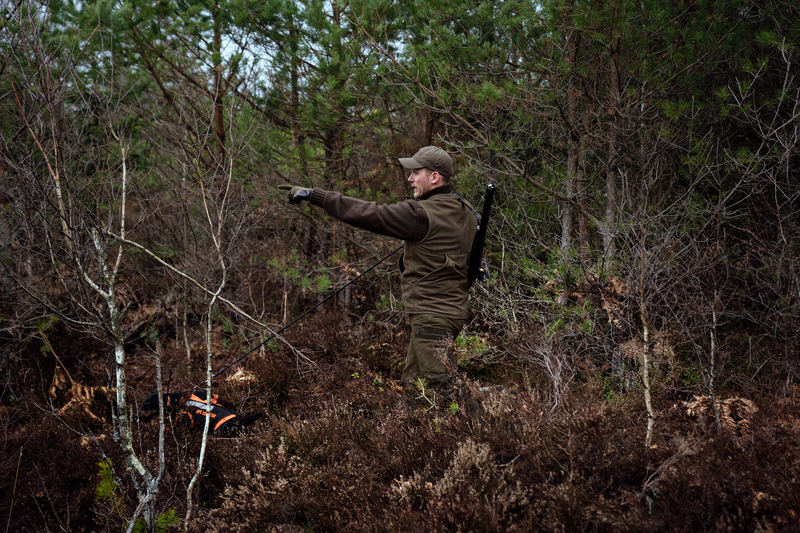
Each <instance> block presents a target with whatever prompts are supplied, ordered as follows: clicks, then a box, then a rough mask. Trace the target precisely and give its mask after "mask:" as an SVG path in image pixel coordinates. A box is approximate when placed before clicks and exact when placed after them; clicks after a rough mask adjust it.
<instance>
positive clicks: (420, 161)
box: [398, 146, 453, 178]
mask: <svg viewBox="0 0 800 533" xmlns="http://www.w3.org/2000/svg"><path fill="white" fill-rule="evenodd" d="M398 160H399V161H400V164H401V165H403V166H404V167H406V168H410V169H412V170H413V169H415V168H427V169H428V170H431V171H436V172H438V173H439V174H441V175H442V176H444V177H445V178H449V177H450V176H452V175H453V160H452V159H451V158H450V154H448V153H447V152H445V151H444V150H442V149H441V148H437V147H436V146H426V147H424V148H420V150H419V151H418V152H417V153H416V154H414V156H413V157H400V158H398Z"/></svg>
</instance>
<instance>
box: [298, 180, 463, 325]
mask: <svg viewBox="0 0 800 533" xmlns="http://www.w3.org/2000/svg"><path fill="white" fill-rule="evenodd" d="M311 203H312V204H313V205H317V206H320V207H322V208H323V209H325V211H327V212H328V214H329V215H331V216H332V217H334V218H337V219H339V220H341V221H342V222H346V223H348V224H350V225H352V226H356V227H358V228H362V229H365V230H368V231H372V232H374V233H378V234H380V235H387V236H389V237H395V238H398V239H402V240H404V241H405V245H404V247H403V255H402V256H401V257H400V275H401V283H400V288H401V291H402V293H403V303H404V305H405V309H406V311H407V312H408V313H409V314H418V313H431V314H434V315H438V316H443V317H447V318H456V319H466V318H467V312H468V291H467V263H468V261H469V253H470V250H471V249H472V241H473V239H474V237H475V231H476V229H477V224H478V221H477V220H476V218H475V216H474V215H473V214H472V212H471V210H470V209H469V208H468V207H467V206H466V205H464V203H463V202H462V201H461V200H460V199H459V197H458V195H457V194H455V193H454V192H453V189H452V187H451V186H450V185H443V186H440V187H437V188H435V189H432V190H430V191H428V192H427V193H426V194H425V195H423V196H421V197H420V198H419V200H404V201H402V202H399V203H396V204H391V205H386V204H377V203H376V202H365V201H363V200H358V199H356V198H350V197H348V196H344V195H342V194H340V193H338V192H333V191H325V190H322V189H316V188H315V189H313V190H312V191H311Z"/></svg>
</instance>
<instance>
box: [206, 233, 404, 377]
mask: <svg viewBox="0 0 800 533" xmlns="http://www.w3.org/2000/svg"><path fill="white" fill-rule="evenodd" d="M402 247H403V245H402V244H401V245H400V246H398V247H397V248H395V250H394V251H393V252H391V253H389V254H388V255H387V256H386V257H384V258H383V259H381V260H380V261H378V262H377V263H375V264H374V265H372V266H371V267H369V268H368V269H366V270H365V271H364V272H362V273H361V274H359V275H358V276H356V277H354V278H353V279H351V280H350V281H348V282H347V283H345V284H344V285H342V286H341V287H339V288H338V289H337V290H336V291H335V292H332V293H331V294H329V295H328V296H326V297H325V299H324V300H322V301H321V302H319V303H318V304H317V305H315V306H314V307H312V308H311V309H309V310H308V311H306V312H305V313H303V314H302V315H300V316H299V317H297V318H295V319H294V320H292V321H291V322H289V323H288V324H286V325H285V326H283V327H282V328H281V329H279V330H278V331H276V332H275V333H273V334H272V335H270V336H269V338H267V339H266V340H265V341H262V342H260V343H259V344H258V345H256V346H255V347H254V348H252V349H251V350H250V351H248V352H247V353H246V354H244V355H243V356H241V357H239V358H238V359H236V360H235V361H234V362H232V363H230V364H228V365H226V366H224V367H222V368H221V369H220V370H217V372H216V373H215V374H214V375H213V376H211V379H214V378H216V377H217V376H219V375H220V374H222V373H223V372H225V371H226V370H228V369H229V368H230V367H232V366H233V365H235V364H236V363H238V362H239V361H241V360H242V359H244V358H245V357H247V356H249V355H250V354H251V353H253V352H254V351H256V350H258V349H259V348H261V347H262V346H263V345H265V344H266V343H268V342H269V341H271V340H272V339H274V338H275V337H277V336H278V335H280V334H281V333H283V332H284V331H286V330H287V329H289V328H290V327H292V326H293V325H294V324H295V323H297V321H299V320H300V319H301V318H303V317H304V316H306V315H307V314H309V313H310V312H311V311H313V310H314V309H316V308H317V307H319V306H321V305H322V304H324V303H325V302H327V301H328V300H330V299H331V298H333V297H334V296H336V295H337V294H339V293H340V292H342V291H343V290H344V289H345V288H347V287H348V286H350V285H351V284H352V283H355V282H356V280H358V278H360V277H361V276H363V275H364V274H366V273H367V272H369V271H371V270H373V269H374V268H375V267H377V266H378V265H380V264H381V263H383V262H384V261H386V260H387V259H389V258H390V257H391V256H393V255H394V254H396V253H397V252H399V251H400V249H401V248H402Z"/></svg>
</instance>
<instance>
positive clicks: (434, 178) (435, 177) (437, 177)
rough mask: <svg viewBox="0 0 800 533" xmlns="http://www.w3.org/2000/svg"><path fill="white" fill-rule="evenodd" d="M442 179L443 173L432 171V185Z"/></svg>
mask: <svg viewBox="0 0 800 533" xmlns="http://www.w3.org/2000/svg"><path fill="white" fill-rule="evenodd" d="M441 180H442V175H441V174H439V173H438V172H436V171H435V170H434V171H433V172H432V173H431V185H433V184H436V183H439V182H440V181H441Z"/></svg>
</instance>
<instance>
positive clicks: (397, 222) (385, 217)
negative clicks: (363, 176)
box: [311, 188, 428, 242]
mask: <svg viewBox="0 0 800 533" xmlns="http://www.w3.org/2000/svg"><path fill="white" fill-rule="evenodd" d="M311 204H312V205H317V206H320V207H322V208H323V209H324V210H325V211H327V212H328V214H329V215H330V216H332V217H334V218H336V219H339V220H341V221H342V222H346V223H348V224H350V225H351V226H355V227H357V228H361V229H365V230H367V231H371V232H373V233H378V234H380V235H388V236H389V237H395V238H397V239H403V240H404V241H410V242H419V241H421V240H422V239H424V238H425V236H426V235H427V234H428V214H427V213H426V212H425V209H423V207H422V206H421V205H419V203H418V202H417V201H415V200H405V201H402V202H400V203H397V204H392V205H385V204H377V203H375V202H365V201H364V200H359V199H357V198H350V197H349V196H344V195H343V194H341V193H338V192H334V191H325V190H322V189H317V188H314V189H312V190H311Z"/></svg>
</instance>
